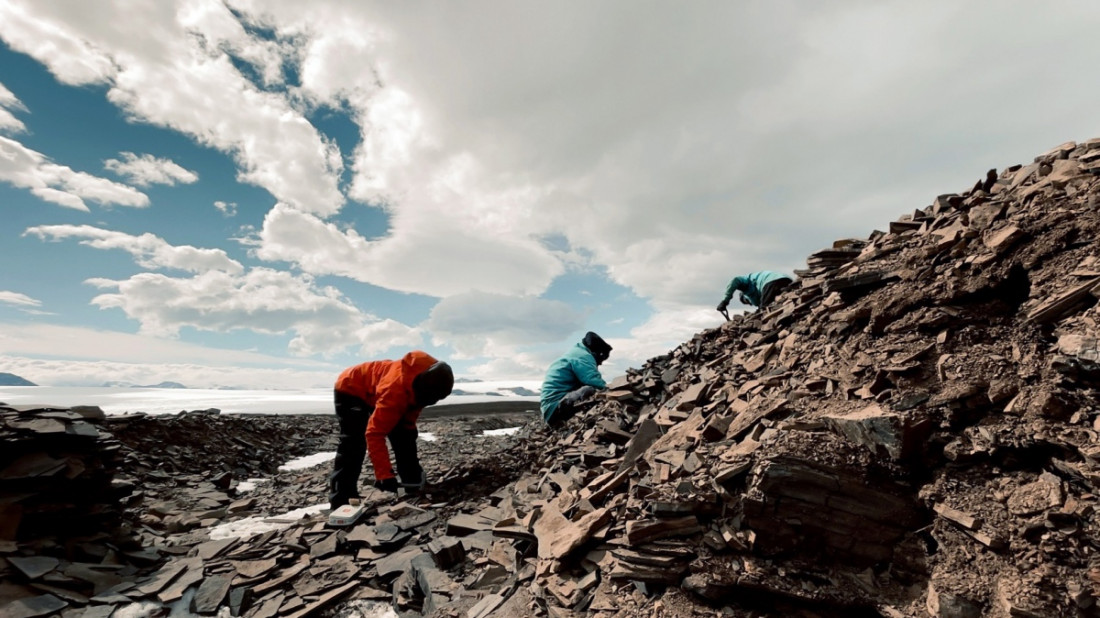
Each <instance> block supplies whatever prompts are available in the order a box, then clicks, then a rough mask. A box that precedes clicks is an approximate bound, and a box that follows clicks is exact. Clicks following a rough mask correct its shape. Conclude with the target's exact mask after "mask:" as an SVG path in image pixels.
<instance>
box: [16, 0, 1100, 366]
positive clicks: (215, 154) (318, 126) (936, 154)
mask: <svg viewBox="0 0 1100 618" xmlns="http://www.w3.org/2000/svg"><path fill="white" fill-rule="evenodd" d="M1097 31H1100V6H1098V5H1097V4H1096V3H1095V2H1092V1H1070V0H1067V1H1064V2H1059V3H1057V4H1056V5H1047V4H1043V3H1034V2H1020V1H1014V0H998V1H995V2H992V1H973V2H965V3H961V2H955V1H953V0H952V1H946V0H945V1H939V0H929V1H925V2H920V3H913V2H881V1H877V0H876V1H866V2H864V1H859V0H851V1H846V2H818V1H810V0H805V1H782V0H769V1H748V2H717V1H700V2H693V3H671V2H652V1H644V0H643V1H637V0H629V1H627V0H608V1H605V2H598V3H592V2H583V1H580V0H563V1H560V2H553V3H533V2H529V3H524V2H507V1H504V0H495V1H492V2H488V1H477V0H470V1H466V2H451V3H435V2H418V1H410V2H369V1H354V2H352V1H337V0H313V1H311V2H309V3H302V2H298V1H291V0H266V1H265V0H227V1H224V2H220V1H215V0H178V1H168V0H164V1H159V0H157V1H154V0H148V1H144V2H142V1H133V0H128V1H122V0H119V1H115V2H110V1H107V0H103V1H99V2H94V3H90V2H86V1H83V0H69V1H52V0H26V1H23V0H0V212H2V217H0V260H2V262H3V264H4V267H3V269H2V270H0V372H10V373H15V374H17V375H20V376H22V377H24V378H27V379H29V380H31V381H33V382H36V383H38V384H41V385H46V386H82V385H83V386H93V385H99V384H103V383H106V382H116V383H117V382H123V383H131V384H155V383H159V382H162V381H173V382H179V383H182V384H184V385H186V386H190V387H196V388H219V387H243V388H317V387H327V386H329V385H331V384H332V383H333V382H334V380H335V376H336V375H337V374H338V373H339V371H340V370H341V369H343V368H344V367H346V366H350V365H353V364H356V363H359V362H363V361H366V360H375V359H382V358H397V357H399V356H401V355H402V354H404V353H405V352H406V351H408V350H411V349H422V350H425V351H427V352H429V353H430V354H433V355H434V356H436V357H437V358H439V359H441V360H446V361H448V362H450V363H451V364H452V365H453V366H454V368H455V371H456V374H457V375H459V376H460V377H463V378H466V379H486V380H489V379H493V380H502V379H538V378H540V377H541V376H542V374H543V373H544V371H545V369H546V367H547V365H548V364H549V363H550V362H551V361H552V360H553V359H554V358H555V357H557V356H559V355H560V354H562V353H564V352H565V351H566V350H568V349H569V348H570V347H571V346H573V345H574V344H575V343H576V342H577V341H579V339H580V338H581V337H582V336H583V335H584V333H585V332H586V331H589V330H591V331H595V332H597V333H599V334H600V335H601V336H603V337H604V338H605V339H606V340H607V341H608V342H609V343H611V345H612V346H613V348H614V350H613V352H612V355H611V358H610V360H609V361H608V362H607V363H605V364H604V366H603V367H602V368H601V370H602V371H603V373H604V375H605V376H606V377H612V376H615V375H619V374H621V373H623V372H624V371H625V370H626V369H627V368H628V367H639V366H641V365H642V364H643V363H644V362H645V360H646V359H648V358H650V357H653V356H657V355H660V354H664V353H666V352H668V351H669V350H670V349H672V348H674V347H676V346H677V345H678V344H679V343H681V342H683V341H686V340H688V339H690V338H691V337H692V336H693V335H694V334H695V333H697V332H699V331H700V330H703V329H706V328H712V327H715V326H717V325H719V324H720V323H721V321H722V319H723V318H722V317H721V316H720V314H718V313H717V312H716V311H715V306H716V305H717V303H718V301H719V300H721V297H722V294H723V292H724V289H725V286H726V284H727V283H728V281H729V279H730V278H731V277H733V276H736V275H739V274H745V273H748V272H752V271H755V270H765V269H766V270H779V271H785V272H788V273H791V272H792V271H794V270H795V269H799V268H803V267H804V266H805V258H806V256H807V255H808V254H810V253H812V252H814V251H816V250H818V249H821V248H824V247H828V246H830V245H831V244H832V242H833V241H834V240H836V239H839V238H847V237H856V238H865V237H867V236H868V235H869V234H870V233H871V232H872V231H873V230H875V229H885V228H886V226H887V225H888V224H889V222H890V221H891V220H893V219H896V218H897V217H898V216H899V215H901V214H904V213H911V212H912V211H913V210H914V209H916V208H923V207H925V206H927V205H928V204H930V203H931V201H932V200H933V199H934V198H935V196H937V195H939V194H943V193H950V192H957V191H962V190H965V189H967V188H968V187H970V186H972V185H973V184H974V182H975V181H976V180H977V179H979V178H982V177H984V175H985V172H986V170H988V169H991V168H996V169H1003V168H1005V167H1007V166H1010V165H1013V164H1017V163H1027V162H1030V161H1031V159H1032V158H1033V157H1035V156H1036V155H1038V154H1040V153H1042V152H1043V151H1045V150H1047V149H1049V148H1051V147H1053V146H1056V145H1058V144H1060V143H1062V142H1066V141H1071V140H1076V141H1083V140H1086V139H1089V138H1092V137H1096V136H1098V135H1100V127H1098V125H1100V105H1098V101H1100V81H1098V80H1096V79H1094V78H1093V75H1094V74H1095V68H1096V67H1097V66H1100V45H1098V44H1096V43H1095V41H1094V38H1095V33H1096V32H1097ZM733 307H739V305H738V304H737V301H736V299H735V300H734V304H733Z"/></svg>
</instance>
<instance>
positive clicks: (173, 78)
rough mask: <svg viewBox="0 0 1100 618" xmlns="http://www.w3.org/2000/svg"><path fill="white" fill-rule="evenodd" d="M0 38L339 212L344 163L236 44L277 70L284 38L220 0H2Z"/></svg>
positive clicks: (263, 181)
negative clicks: (266, 35)
mask: <svg viewBox="0 0 1100 618" xmlns="http://www.w3.org/2000/svg"><path fill="white" fill-rule="evenodd" d="M0 38H3V39H4V40H5V41H6V42H7V43H8V44H9V45H10V46H11V47H12V48H13V49H15V50H16V51H20V52H24V53H27V54H29V55H31V56H32V57H34V58H35V59H37V60H38V61H40V62H42V63H43V64H45V65H46V66H47V67H48V68H49V69H50V71H51V72H53V73H54V75H56V76H57V77H58V79H60V80H62V81H63V82H65V83H68V84H73V85H83V84H105V85H106V86H107V87H108V89H109V90H108V94H107V96H108V99H109V100H110V101H111V102H113V103H114V104H116V105H117V106H119V107H120V108H121V109H122V110H123V111H124V112H125V113H126V114H127V115H129V116H131V117H133V118H134V119H136V120H140V121H143V122H148V123H152V124H155V125H158V126H162V127H167V128H170V129H173V130H176V131H179V132H181V133H183V134H185V135H188V136H190V137H192V138H193V139H195V140H196V141H197V142H199V143H200V144H203V145H206V146H211V147H213V148H217V149H218V150H221V151H223V152H226V153H228V154H230V155H231V156H233V158H234V159H235V160H236V161H237V163H238V165H239V173H238V178H239V179H240V180H241V181H243V182H248V183H251V184H255V185H258V186H261V187H263V188H265V189H267V190H268V191H270V192H271V193H272V194H273V195H275V196H276V197H277V198H278V199H280V200H282V201H285V202H287V203H290V204H293V205H295V207H297V208H300V209H303V210H306V211H309V212H317V213H322V214H326V215H329V214H333V213H335V212H337V211H338V210H339V208H340V206H341V205H342V204H343V201H344V198H343V195H342V194H341V193H340V191H339V189H338V188H337V184H338V178H339V174H340V172H341V169H342V166H343V163H342V161H341V158H340V153H339V150H338V149H337V148H336V146H335V145H334V144H332V143H330V142H329V141H328V140H326V139H325V138H324V137H323V136H322V135H321V134H320V133H319V132H318V131H317V130H316V129H315V128H314V127H313V125H311V124H310V123H309V121H308V120H306V118H305V117H304V116H303V115H302V114H301V113H300V112H299V111H298V110H297V109H295V107H294V106H293V105H291V102H290V101H288V100H287V98H286V97H285V96H284V95H282V94H279V93H274V92H266V91H264V90H261V89H259V88H258V87H257V86H256V85H255V84H253V83H252V82H251V81H250V80H249V79H248V78H247V77H245V76H244V75H242V74H241V72H240V71H239V70H238V69H237V68H236V67H235V66H234V64H233V62H232V61H231V53H238V52H239V53H240V54H242V55H241V56H239V57H241V58H242V59H245V60H246V61H251V62H254V63H258V64H257V65H256V66H257V67H258V68H259V69H260V71H261V72H262V73H263V74H264V75H267V76H268V77H269V78H270V79H271V80H272V81H278V79H279V76H278V71H277V70H275V67H277V66H279V65H280V64H281V61H282V58H281V56H279V52H278V49H279V48H278V46H275V45H265V44H262V43H258V42H256V41H254V40H252V38H251V37H250V35H248V34H247V33H246V31H245V30H244V27H243V26H242V25H241V24H240V23H239V22H237V20H236V18H234V17H233V15H232V13H231V12H230V11H229V9H228V8H227V7H225V6H224V5H222V4H220V3H210V2H205V3H200V2H186V3H170V2H156V3H150V4H144V5H141V4H138V5H132V4H97V5H96V6H94V7H93V6H91V5H79V4H77V5H72V4H64V3H63V4H50V3H40V2H25V1H19V0H13V1H11V2H5V3H0Z"/></svg>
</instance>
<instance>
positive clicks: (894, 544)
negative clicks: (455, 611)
mask: <svg viewBox="0 0 1100 618" xmlns="http://www.w3.org/2000/svg"><path fill="white" fill-rule="evenodd" d="M1097 172H1100V140H1092V141H1089V142H1085V143H1083V144H1076V143H1068V144H1063V145H1061V146H1059V147H1057V148H1055V149H1053V150H1051V151H1050V152H1047V153H1044V154H1043V155H1040V156H1039V157H1037V158H1036V159H1035V161H1034V162H1033V163H1031V164H1028V165H1025V166H1020V165H1016V166H1012V167H1010V168H1007V169H1005V170H1004V171H1002V172H1001V173H999V174H998V173H997V172H996V171H995V170H991V171H990V172H989V173H988V174H987V175H986V177H985V178H984V179H981V180H979V181H978V182H977V183H976V184H975V185H974V186H973V187H972V188H971V189H969V190H967V191H965V192H963V193H960V194H950V195H941V196H939V197H937V198H936V199H935V200H934V202H933V203H932V204H931V205H929V206H927V207H924V208H920V209H916V210H914V211H913V212H912V213H906V214H905V215H903V216H901V217H899V219H898V220H897V221H895V222H893V223H891V224H890V226H889V228H888V230H887V231H875V232H873V233H872V234H871V235H870V236H869V237H868V238H867V239H847V240H840V241H837V242H836V243H835V244H834V246H833V247H831V248H829V249H826V250H823V251H819V252H817V253H815V254H813V255H811V256H810V257H809V259H808V268H807V269H806V270H805V271H802V272H799V273H798V274H799V275H800V277H799V280H798V281H797V282H796V284H795V285H794V286H792V287H791V288H790V289H789V290H788V291H787V292H785V293H784V294H783V295H782V296H780V298H779V299H778V301H777V303H776V304H775V305H774V306H773V307H771V308H769V310H768V311H766V312H763V313H761V312H757V313H753V314H749V315H745V316H738V317H735V318H734V319H733V320H732V321H730V322H728V323H726V324H725V325H724V326H722V327H721V328H718V329H715V330H711V331H707V332H703V333H700V334H699V335H697V336H696V337H695V338H694V339H693V340H691V341H689V342H686V343H684V344H683V345H681V346H680V347H679V348H677V349H676V350H673V351H672V352H671V353H670V354H668V355H666V356H664V357H661V358H656V359H652V360H651V361H649V362H648V363H647V364H646V365H645V366H644V367H642V368H641V369H639V370H636V371H632V372H630V373H629V374H628V379H626V380H623V381H620V383H618V384H614V385H612V389H611V391H610V392H609V393H607V394H606V397H605V398H606V401H603V402H601V403H599V404H598V405H596V406H595V407H593V408H592V409H591V410H590V411H588V412H587V413H586V414H585V415H583V416H582V417H581V418H580V419H577V420H575V421H572V423H575V424H574V425H573V426H572V427H571V428H572V429H573V431H572V432H571V433H569V434H568V435H566V436H565V437H564V438H562V439H560V440H558V441H557V442H556V445H555V447H554V448H551V449H548V453H547V456H546V457H545V458H544V460H543V463H544V466H545V473H544V475H543V476H542V477H541V480H540V481H539V485H540V487H542V488H543V489H545V487H546V486H547V485H549V486H552V487H555V488H554V489H552V490H551V491H549V492H546V491H542V492H541V493H536V494H535V495H534V496H532V495H531V492H530V490H529V489H526V490H524V491H526V492H527V493H524V491H517V492H516V493H515V495H514V496H512V498H511V500H512V502H513V504H514V508H515V509H516V510H517V520H518V521H526V520H528V519H530V520H533V523H532V524H531V529H532V531H533V533H534V535H535V536H536V537H537V543H538V556H539V558H540V560H539V567H538V572H539V573H540V577H539V578H538V579H537V581H538V583H539V584H540V589H541V590H542V597H543V598H544V599H546V602H547V603H548V604H549V605H556V606H559V607H562V608H566V609H569V610H572V611H580V610H584V611H586V612H587V613H589V614H592V615H598V616H613V615H614V616H618V615H626V614H622V613H621V611H622V609H621V608H622V607H623V606H624V604H627V605H629V604H631V600H630V599H629V598H623V592H622V590H621V589H619V590H617V589H616V587H615V584H617V583H618V584H621V583H627V582H629V583H635V584H636V585H637V584H642V585H643V586H644V588H643V590H645V591H646V592H647V593H651V594H653V595H656V597H660V595H661V592H660V590H661V589H679V590H683V591H688V592H690V593H692V594H693V595H694V596H695V597H697V598H702V599H705V600H707V601H709V602H711V603H714V604H717V605H719V606H721V605H733V606H741V607H749V606H751V605H752V604H753V603H761V602H762V603H764V605H766V606H769V607H774V606H775V604H777V603H787V604H789V605H790V607H791V608H803V609H805V608H808V607H812V608H814V610H815V611H824V610H827V609H829V608H831V609H833V610H839V611H841V613H843V614H846V615H859V614H862V615H871V616H875V615H879V616H925V615H932V616H941V617H943V618H947V617H961V616H1071V615H1094V614H1096V613H1097V607H1096V602H1095V600H1096V596H1097V594H1098V592H1100V557H1098V556H1097V553H1096V550H1097V549H1098V548H1100V530H1098V528H1097V525H1096V519H1095V509H1096V504H1097V497H1096V493H1097V490H1098V488H1100V444H1098V442H1097V430H1098V429H1100V419H1098V418H1097V415H1098V409H1097V397H1096V395H1097V391H1096V387H1097V384H1098V383H1100V382H1098V379H1100V364H1098V361H1100V350H1098V347H1097V319H1098V318H1100V312H1098V309H1097V306H1096V302H1097V297H1098V296H1100V262H1098V258H1100V245H1097V242H1098V239H1100V212H1098V208H1097V207H1098V206H1100V183H1098V180H1097V178H1096V176H1095V173H1097ZM600 547H602V548H604V550H605V551H604V553H602V554H601V553H598V552H597V553H591V552H592V550H593V548H600ZM593 574H595V575H596V577H592V575H593ZM652 586H657V588H652ZM634 600H635V601H637V602H638V603H639V604H640V605H641V606H644V607H657V606H658V604H659V601H656V600H654V599H653V598H645V599H634ZM644 611H649V610H648V609H647V610H644ZM787 611H795V610H794V609H790V610H787ZM551 613H552V614H553V612H551ZM777 615H783V612H779V613H778V614H777Z"/></svg>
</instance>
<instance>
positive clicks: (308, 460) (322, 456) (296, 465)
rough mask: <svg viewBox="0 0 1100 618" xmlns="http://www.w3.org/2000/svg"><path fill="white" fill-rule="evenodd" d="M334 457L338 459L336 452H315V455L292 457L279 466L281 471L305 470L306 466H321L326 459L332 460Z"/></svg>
mask: <svg viewBox="0 0 1100 618" xmlns="http://www.w3.org/2000/svg"><path fill="white" fill-rule="evenodd" d="M333 459H336V453H314V454H313V455H306V456H305V457H298V458H297V459H291V460H290V461H288V462H286V463H285V464H283V465H281V466H279V470H280V471H281V472H290V471H292V470H305V469H306V468H312V467H313V466H319V465H321V464H323V463H325V462H326V461H332V460H333Z"/></svg>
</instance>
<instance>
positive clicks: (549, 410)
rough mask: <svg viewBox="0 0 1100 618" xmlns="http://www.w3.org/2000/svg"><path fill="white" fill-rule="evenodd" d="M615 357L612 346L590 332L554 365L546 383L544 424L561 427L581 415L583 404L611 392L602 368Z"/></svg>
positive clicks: (542, 394) (543, 402) (543, 388)
mask: <svg viewBox="0 0 1100 618" xmlns="http://www.w3.org/2000/svg"><path fill="white" fill-rule="evenodd" d="M608 356H611V346H610V345H608V343H607V342H606V341H604V340H603V339H601V338H600V336H599V335H597V334H596V333H593V332H591V331H589V332H588V333H586V334H585V335H584V339H582V340H581V341H580V343H578V344H577V345H575V346H573V348H572V349H571V350H569V351H568V352H566V353H565V354H564V355H563V356H562V357H561V358H559V359H558V360H556V361H554V362H553V363H551V364H550V368H549V369H547V370H546V377H545V378H543V380H542V392H541V397H540V401H539V408H540V409H541V410H542V420H543V421H545V422H546V424H548V425H558V424H561V423H563V422H565V421H566V420H568V419H569V418H570V417H572V416H573V415H574V414H576V413H577V412H579V411H580V409H581V406H580V405H579V404H580V403H581V402H582V401H584V400H586V399H588V398H589V397H591V396H592V395H593V394H594V393H595V392H596V390H598V389H604V388H607V383H606V382H604V381H603V376H601V375H600V370H599V366H600V365H601V364H602V363H603V362H604V361H605V360H607V357H608Z"/></svg>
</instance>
